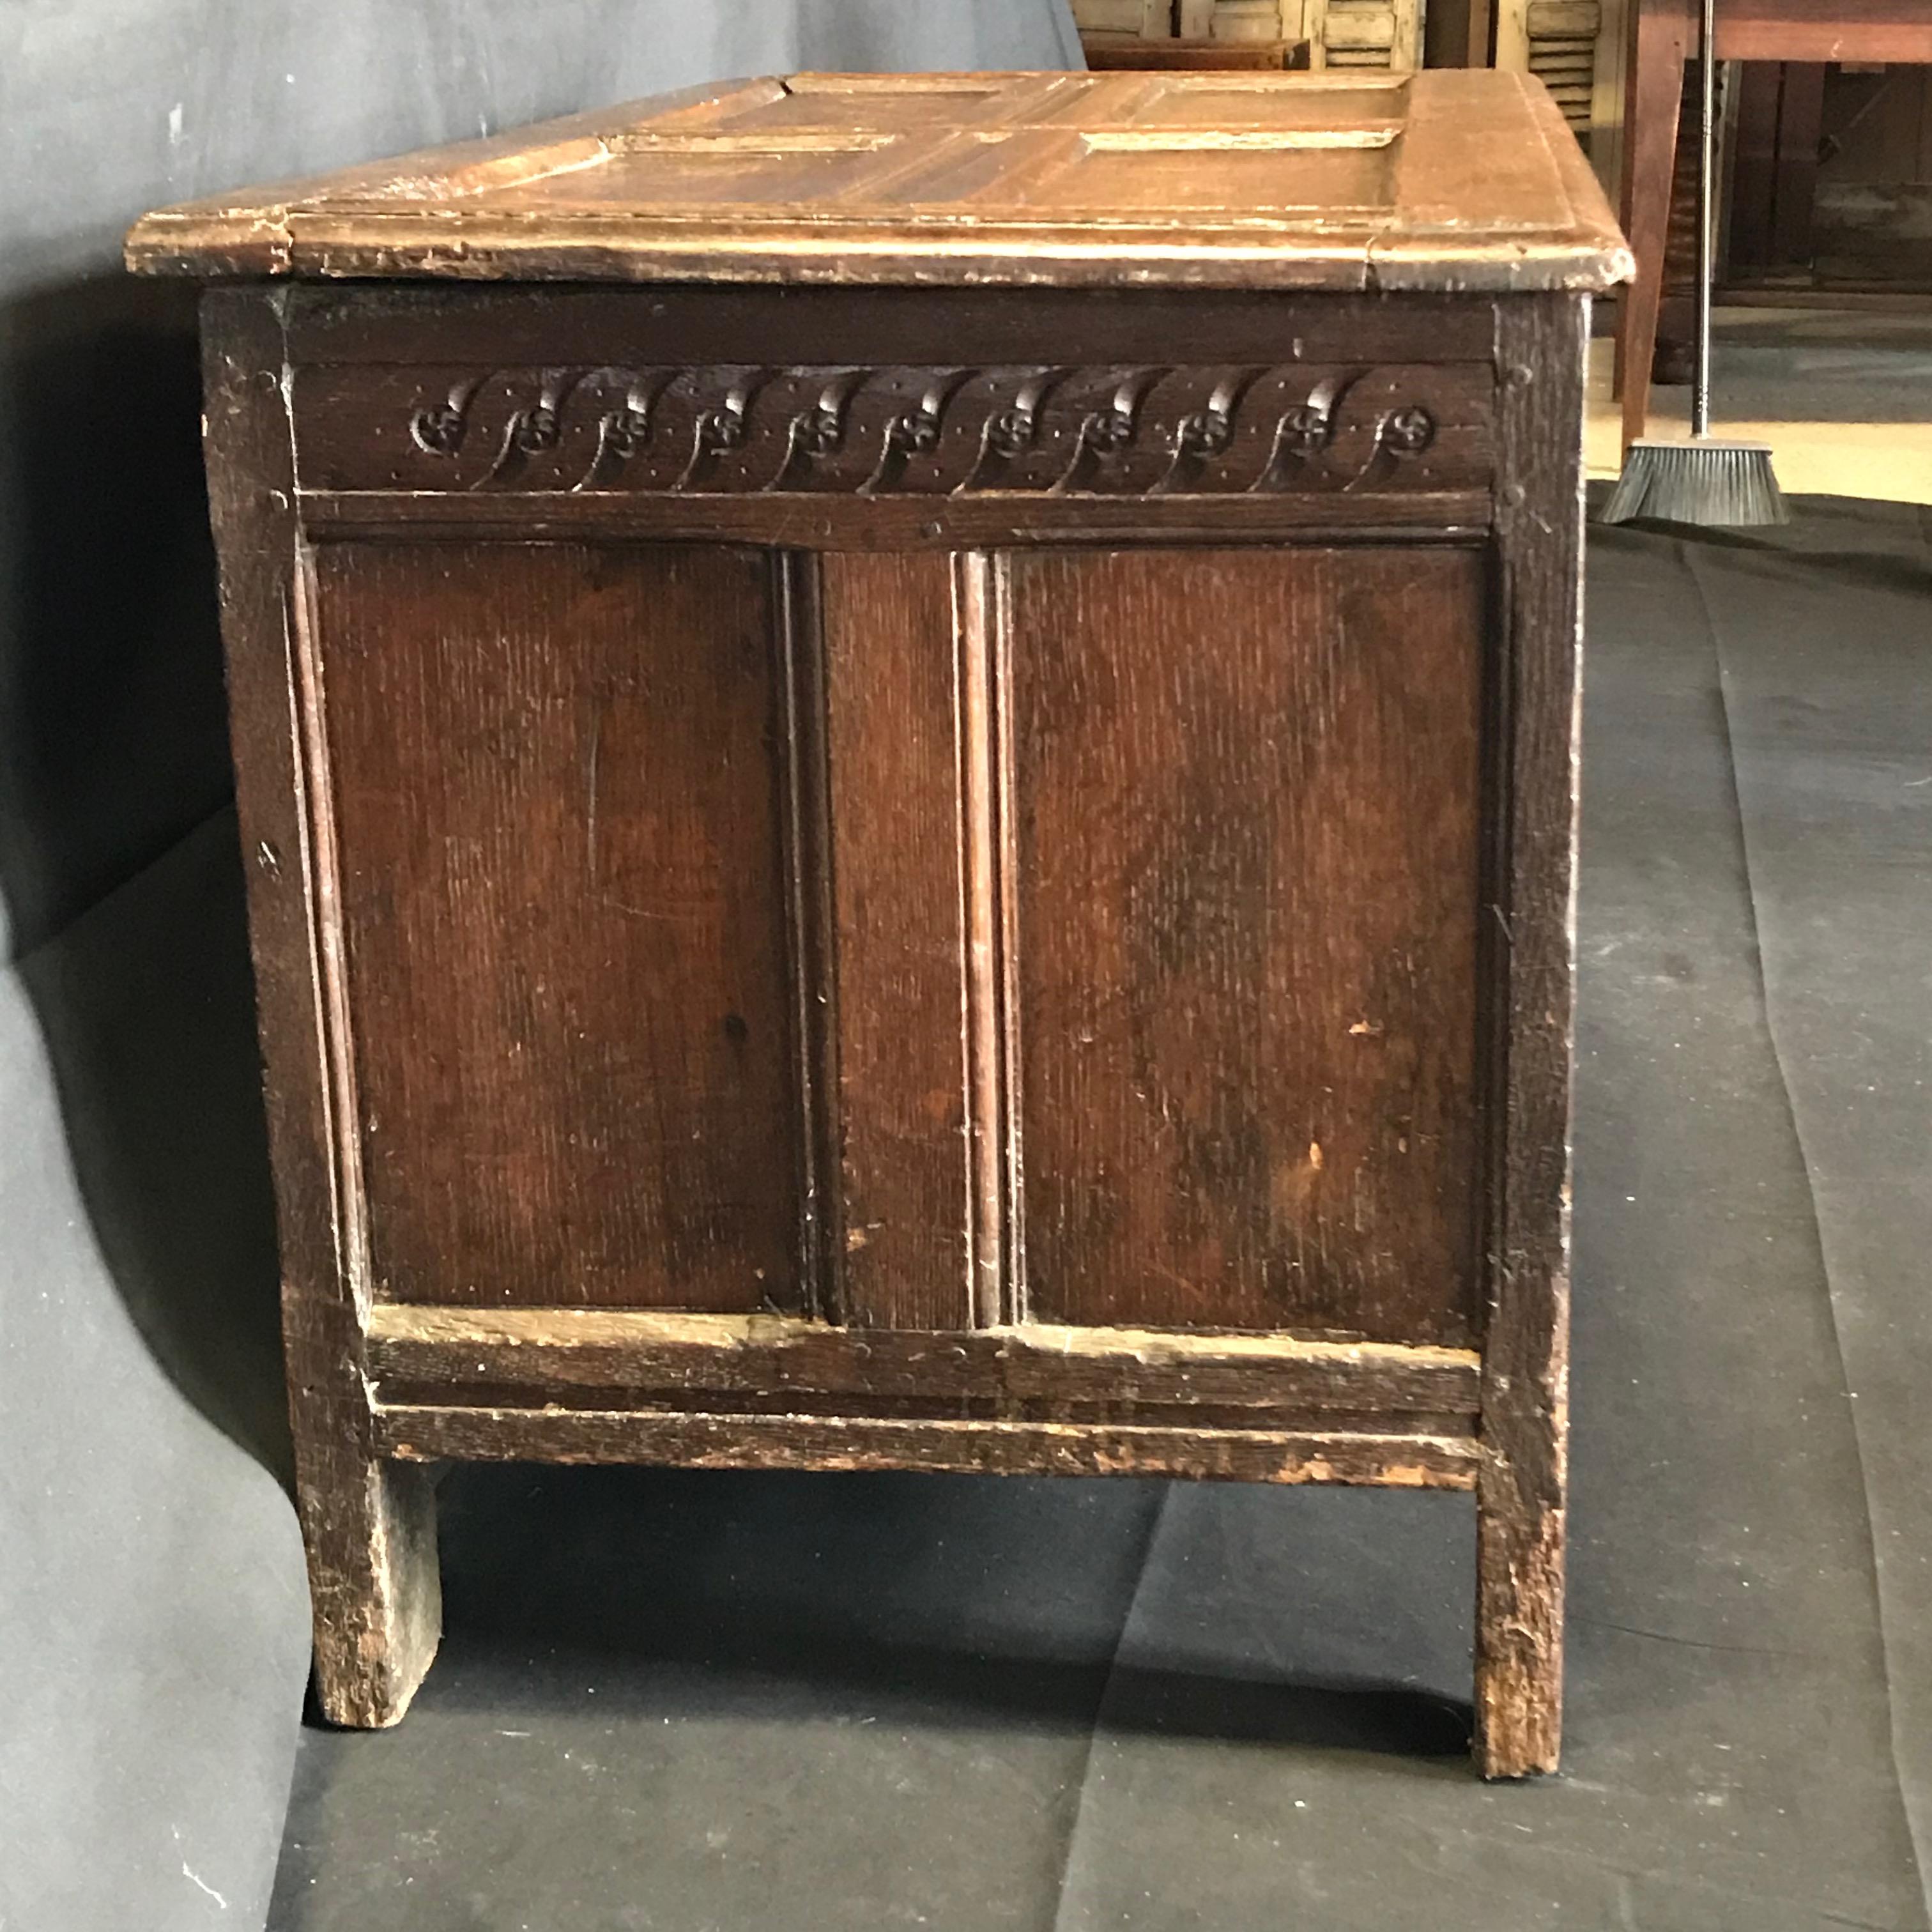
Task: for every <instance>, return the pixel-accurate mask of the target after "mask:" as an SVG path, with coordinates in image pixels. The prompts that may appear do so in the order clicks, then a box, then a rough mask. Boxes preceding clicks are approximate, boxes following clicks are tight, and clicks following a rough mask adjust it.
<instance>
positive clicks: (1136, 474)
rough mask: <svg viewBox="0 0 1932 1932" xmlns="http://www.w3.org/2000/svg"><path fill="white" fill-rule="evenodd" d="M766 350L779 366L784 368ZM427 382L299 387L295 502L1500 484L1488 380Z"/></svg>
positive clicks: (1407, 372) (325, 379)
mask: <svg viewBox="0 0 1932 1932" xmlns="http://www.w3.org/2000/svg"><path fill="white" fill-rule="evenodd" d="M773 346H774V347H779V345H773ZM1165 347H1166V348H1167V350H1168V354H1167V355H1166V356H1164V357H1163V358H1162V359H1160V360H1159V361H1150V362H1141V363H1138V364H1136V363H1120V362H1104V363H1081V364H1071V365H1070V364H1068V363H1067V362H1064V361H1058V362H1046V361H1043V362H1032V363H1016V364H976V363H965V364H962V363H959V362H947V363H929V364H918V363H913V364H907V363H904V362H887V363H883V364H879V363H873V364H859V365H848V364H838V363H820V364H804V365H800V364H798V363H796V362H790V361H785V362H775V363H772V362H767V363H762V364H753V365H745V364H732V363H725V364H720V363H716V362H706V363H703V364H698V365H691V364H679V363H664V364H652V363H646V362H643V361H641V360H640V359H637V358H636V357H635V356H630V357H627V358H626V359H625V361H624V362H621V363H604V364H599V365H590V364H583V363H577V364H568V363H556V362H547V363H544V364H541V365H509V366H505V365H496V366H490V365H487V364H482V363H477V364H466V363H452V362H447V361H438V362H431V363H429V364H427V365H407V366H404V367H387V366H385V367H371V366H368V365H357V366H353V367H349V368H335V367H331V368H321V369H317V370H304V371H300V372H299V374H298V375H297V377H296V384H295V402H294V407H295V413H296V440H297V448H298V451H299V457H298V480H299V482H300V484H301V486H302V488H303V489H305V490H311V489H314V490H332V491H338V492H339V491H343V490H410V491H416V490H421V491H436V492H441V491H452V492H460V493H465V494H468V493H479V492H491V491H496V490H507V491H513V492H515V493H517V494H520V495H533V494H534V495H541V494H544V493H553V492H554V493H568V494H578V493H597V494H604V493H615V494H619V495H624V496H632V495H636V496H697V497H702V498H703V499H705V500H706V502H709V501H710V500H711V499H714V498H715V497H718V496H743V495H748V494H751V495H763V494H777V495H781V496H801V495H802V496H811V497H813V498H814V499H818V498H823V497H841V496H845V497H850V496H856V497H861V498H874V497H877V498H892V497H897V496H917V497H922V498H927V499H949V500H950V499H962V498H965V499H971V498H974V497H980V496H1016V495H1018V496H1072V497H1075V498H1085V497H1089V496H1102V497H1114V496H1129V497H1150V498H1160V497H1170V496H1184V497H1213V498H1217V499H1218V498H1221V497H1224V496H1257V497H1271V496H1283V495H1290V496H1300V495H1304V494H1310V495H1322V494H1328V493H1334V494H1341V493H1350V494H1359V493H1373V494H1375V495H1378V496H1403V495H1406V494H1408V493H1412V492H1433V493H1441V492H1444V491H1454V490H1470V489H1478V488H1481V487H1483V485H1484V484H1485V483H1486V482H1487V480H1488V478H1489V476H1490V471H1491V468H1492V460H1493V459H1492V454H1491V440H1490V415H1491V411H1490V391H1491V388H1492V385H1493V376H1492V373H1491V371H1490V368H1489V367H1488V365H1487V364H1486V363H1474V362H1472V363H1469V364H1454V363H1451V364H1446V365H1416V364H1413V363H1398V364H1390V365H1369V364H1364V363H1363V362H1360V361H1350V362H1320V363H1316V362H1304V361H1302V360H1300V359H1297V360H1295V361H1292V362H1278V361H1277V362H1249V363H1208V362H1189V363H1187V364H1186V365H1180V366H1176V365H1175V362H1174V361H1173V359H1172V350H1173V345H1172V344H1168V345H1165Z"/></svg>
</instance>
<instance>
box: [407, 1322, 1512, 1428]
mask: <svg viewBox="0 0 1932 1932" xmlns="http://www.w3.org/2000/svg"><path fill="white" fill-rule="evenodd" d="M368 1361H369V1372H370V1373H371V1376H373V1377H374V1379H376V1380H377V1382H378V1383H379V1384H381V1385H385V1387H384V1388H383V1394H384V1397H385V1399H386V1400H387V1399H390V1398H389V1391H388V1388H387V1386H386V1385H390V1384H395V1383H401V1384H413V1385H429V1386H437V1385H440V1386H441V1387H443V1388H445V1389H447V1390H449V1391H451V1392H452V1394H453V1393H454V1392H455V1391H457V1390H458V1389H463V1390H472V1389H476V1388H483V1389H487V1388H496V1387H505V1386H511V1387H517V1388H530V1389H535V1390H538V1391H544V1392H546V1393H547V1394H548V1396H550V1397H551V1398H553V1399H554V1398H555V1397H557V1396H559V1395H560V1394H562V1393H563V1392H565V1391H571V1390H604V1391H616V1390H625V1391H630V1392H631V1393H632V1394H635V1395H639V1396H643V1397H649V1396H650V1395H652V1394H660V1395H663V1394H670V1393H671V1392H673V1391H675V1392H677V1393H679V1394H693V1395H709V1396H712V1397H715V1396H717V1395H718V1394H722V1393H735V1394H745V1395H751V1396H760V1395H762V1396H763V1397H766V1398H767V1399H769V1400H773V1401H776V1400H781V1399H783V1400H787V1401H788V1402H790V1403H794V1404H796V1403H804V1404H805V1405H806V1406H808V1405H809V1403H811V1401H812V1400H814V1399H823V1397H826V1396H831V1395H868V1396H873V1397H880V1398H889V1399H893V1400H907V1399H910V1400H926V1401H928V1402H930V1403H932V1404H933V1405H935V1407H944V1406H947V1405H950V1404H953V1403H959V1402H962V1401H972V1400H986V1401H992V1402H995V1403H1016V1404H1017V1403H1039V1402H1057V1403H1064V1404H1067V1405H1068V1406H1070V1407H1074V1408H1078V1407H1080V1406H1090V1407H1091V1406H1094V1405H1097V1404H1102V1403H1123V1402H1126V1403H1156V1404H1179V1403H1199V1404H1202V1405H1204V1406H1219V1407H1220V1408H1223V1409H1235V1408H1245V1409H1254V1410H1256V1411H1258V1412H1262V1416H1263V1418H1264V1419H1265V1417H1266V1416H1267V1415H1296V1414H1299V1413H1303V1412H1328V1411H1331V1410H1336V1409H1342V1410H1352V1411H1359V1412H1364V1413H1379V1414H1381V1415H1384V1416H1385V1417H1388V1418H1394V1417H1396V1416H1406V1415H1432V1416H1443V1415H1454V1416H1460V1417H1462V1418H1465V1419H1466V1420H1473V1418H1474V1417H1475V1413H1476V1400H1477V1377H1478V1357H1477V1356H1476V1355H1475V1353H1474V1352H1472V1351H1470V1350H1467V1349H1434V1348H1426V1347H1418V1348H1409V1347H1397V1346H1392V1345H1389V1344H1386V1343H1341V1342H1322V1341H1309V1340H1301V1339H1298V1338H1296V1337H1289V1336H1279V1335H1231V1334H1179V1333H1175V1332H1172V1331H1157V1330H1151V1329H1141V1330H1136V1329H1125V1328H1062V1327H1055V1326H1052V1325H1047V1324H1041V1323H1027V1324H1022V1325H1018V1326H1013V1327H1005V1328H986V1329H978V1330H974V1331H971V1332H968V1333H961V1334H920V1333H917V1332H916V1331H904V1330H892V1329H877V1328H873V1329H844V1328H829V1327H827V1326H826V1325H824V1324H823V1323H820V1322H805V1321H801V1320H799V1319H796V1317H790V1316H777V1315H752V1316H730V1315H679V1314H657V1313H648V1312H645V1311H642V1310H628V1309H502V1310H470V1309H457V1308H425V1307H401V1306H392V1305H383V1304H378V1305H377V1307H376V1308H375V1309H374V1310H373V1311H372V1313H371V1329H370V1337H369V1343H368Z"/></svg>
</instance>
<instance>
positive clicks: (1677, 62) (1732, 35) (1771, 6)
mask: <svg viewBox="0 0 1932 1932" xmlns="http://www.w3.org/2000/svg"><path fill="white" fill-rule="evenodd" d="M1698 17H1699V16H1698V5H1697V0H1639V5H1638V7H1637V16H1636V23H1635V27H1634V34H1635V47H1634V53H1633V56H1632V59H1631V79H1630V95H1629V103H1628V112H1627V125H1626V128H1625V138H1624V221H1625V227H1626V228H1627V229H1628V231H1629V235H1630V242H1631V250H1632V252H1633V253H1634V254H1635V256H1636V257H1637V275H1636V279H1635V281H1634V282H1633V283H1632V284H1631V287H1630V289H1629V290H1628V291H1627V292H1626V293H1625V298H1624V303H1623V312H1622V317H1621V318H1620V320H1619V326H1618V330H1617V365H1616V366H1617V386H1618V391H1619V394H1620V395H1622V398H1623V433H1624V443H1625V447H1626V448H1628V446H1630V445H1631V443H1634V441H1635V440H1637V438H1638V437H1640V436H1641V435H1643V429H1644V420H1645V418H1646V416H1647V415H1648V413H1649V408H1650V370H1651V364H1652V361H1653V359H1655V355H1656V353H1657V318H1658V311H1659V309H1660V308H1661V306H1662V305H1663V300H1664V248H1665V244H1666V241H1667V236H1668V231H1669V228H1670V183H1671V176H1672V174H1673V171H1674V169H1675V166H1676V155H1677V130H1678V118H1679V110H1680V108H1681V107H1682V101H1683V94H1684V63H1685V62H1686V61H1687V60H1689V59H1691V58H1693V57H1694V55H1696V54H1697V50H1698V43H1699V40H1700V27H1699V25H1698ZM1717 55H1718V58H1719V59H1720V60H1727V61H1801V62H1818V63H1821V64H1822V63H1826V62H1832V61H1878V62H1910V63H1918V64H1924V63H1932V5H1927V0H1718V44H1717Z"/></svg>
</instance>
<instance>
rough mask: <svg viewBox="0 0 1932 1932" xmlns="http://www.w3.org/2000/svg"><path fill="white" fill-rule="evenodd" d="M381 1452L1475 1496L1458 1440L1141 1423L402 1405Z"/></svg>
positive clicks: (1468, 1459)
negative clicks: (1334, 1486)
mask: <svg viewBox="0 0 1932 1932" xmlns="http://www.w3.org/2000/svg"><path fill="white" fill-rule="evenodd" d="M377 1430H378V1436H379V1439H380V1442H381V1444H382V1446H383V1450H384V1451H385V1453H386V1454H389V1455H391V1456H395V1457H400V1458H402V1459H404V1460H410V1461H418V1462H433V1461H439V1460H442V1459H443V1458H445V1457H457V1458H460V1459H462V1460H467V1461H478V1462H487V1461H508V1462H541V1463H674V1464H676V1465H678V1466H680V1467H682V1468H686V1469H842V1470H858V1469H922V1470H928V1471H942V1470H944V1471H950V1472H957V1473H961V1474H966V1475H1043V1476H1168V1477H1181V1478H1188V1479H1190V1480H1192V1481H1208V1480H1214V1479H1221V1480H1234V1481H1241V1482H1250V1483H1362V1484H1377V1485H1382V1486H1385V1487H1396V1488H1402V1489H1441V1490H1466V1489H1469V1488H1471V1487H1473V1486H1474V1484H1475V1475H1476V1453H1475V1444H1474V1443H1473V1442H1470V1441H1469V1439H1466V1438H1465V1437H1460V1436H1448V1437H1445V1436H1376V1435H1372V1434H1367V1433H1358V1432H1356V1431H1353V1430H1349V1431H1342V1430H1337V1431H1335V1432H1334V1433H1324V1432H1322V1431H1319V1430H1214V1429H1183V1428H1173V1427H1167V1428H1162V1427H1148V1426H1140V1425H1136V1424H1084V1423H1055V1422H990V1421H978V1420H973V1421H950V1420H937V1419H936V1420H929V1421H894V1420H889V1419H880V1418H872V1417H865V1416H859V1417H853V1416H799V1415H701V1414H700V1415H692V1414H688V1413H682V1412H678V1413H673V1412H652V1411H640V1410H635V1409H523V1408H516V1409H488V1408H481V1407H472V1406H464V1405H460V1404H443V1405H435V1404H400V1405H398V1406H396V1407H395V1408H393V1409H390V1408H384V1409H379V1410H378V1411H377Z"/></svg>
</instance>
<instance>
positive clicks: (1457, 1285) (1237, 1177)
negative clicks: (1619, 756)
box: [1011, 550, 1485, 1343]
mask: <svg viewBox="0 0 1932 1932" xmlns="http://www.w3.org/2000/svg"><path fill="white" fill-rule="evenodd" d="M1011 585H1012V588H1011V601H1012V624H1013V695H1012V703H1013V734H1014V745H1015V749H1014V754H1013V756H1014V771H1015V777H1014V785H1015V792H1016V805H1015V833H1014V838H1013V857H1012V863H1013V869H1014V875H1015V877H1016V880H1017V881H1018V890H1019V909H1018V913H1017V926H1018V938H1017V947H1018V955H1019V1012H1018V1015H1017V1019H1016V1024H1017V1026H1018V1029H1019V1052H1020V1057H1021V1064H1022V1068H1023V1070H1024V1073H1023V1082H1022V1085H1023V1093H1022V1109H1023V1131H1024V1137H1025V1195H1026V1200H1025V1231H1026V1232H1025V1244H1026V1281H1027V1294H1028V1306H1029V1307H1030V1309H1031V1311H1032V1313H1034V1315H1035V1316H1037V1317H1039V1318H1041V1319H1052V1320H1059V1321H1067V1322H1094V1323H1099V1324H1112V1323H1120V1322H1127V1323H1146V1324H1150V1325H1201V1326H1208V1327H1217V1328H1256V1329H1269V1328H1298V1329H1301V1330H1304V1331H1321V1330H1333V1331H1341V1332H1346V1333H1349V1334H1358V1335H1362V1336H1366V1337H1370V1338H1373V1339H1382V1340H1397V1339H1400V1340H1409V1341H1428V1342H1443V1343H1457V1342H1460V1341H1461V1340H1464V1339H1465V1338H1466V1337H1467V1335H1468V1334H1469V1332H1470V1330H1471V1328H1472V1318H1473V1315H1474V1307H1473V1297H1474V1294H1475V1253H1474V1228H1473V1225H1472V1211H1471V1207H1472V1189H1473V1187H1474V1184H1475V1175H1476V1155H1477V1130H1476V1115H1475V1101H1476V1096H1475V1054H1476V1046H1475V1040H1476V940H1475V922H1476V913H1477V895H1478V817H1477V815H1478V805H1479V802H1480V786H1479V778H1478V758H1479V750H1480V747H1479V743H1478V726H1479V715H1480V693H1481V673H1480V661H1481V637H1482V632H1483V625H1484V596H1485V581H1484V565H1483V561H1482V559H1481V557H1480V556H1478V554H1476V553H1472V552H1464V551H1450V550H1445V551H1438V552H1430V551H1409V550H1403V551H1396V550H1365V551H1358V552H1352V553H1346V554H1343V553H1336V552H1332V551H1323V550H1292V551H1291V550H1285V551H1267V552H1262V551H1253V552H1198V553H1197V552H1166V551H1163V552H1148V553H1099V552H1094V553H1074V554H1070V555H1067V556H1040V555H1037V554H1036V555H1016V556H1015V557H1014V558H1013V561H1012V564H1011ZM1183 638H1185V639H1186V640H1187V644H1186V647H1185V648H1184V649H1173V648H1170V647H1169V644H1168V640H1179V639H1183Z"/></svg>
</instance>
